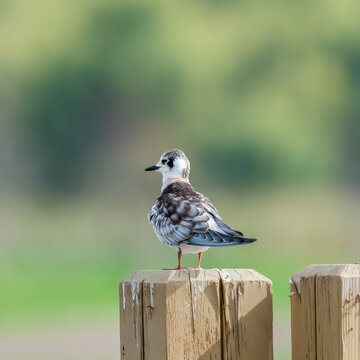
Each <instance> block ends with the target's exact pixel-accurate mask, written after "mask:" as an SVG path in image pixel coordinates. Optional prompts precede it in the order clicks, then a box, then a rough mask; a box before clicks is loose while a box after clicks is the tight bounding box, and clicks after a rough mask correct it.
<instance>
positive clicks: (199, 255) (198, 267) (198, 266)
mask: <svg viewBox="0 0 360 360" xmlns="http://www.w3.org/2000/svg"><path fill="white" fill-rule="evenodd" d="M202 254H203V253H202V252H199V254H198V257H199V260H198V264H197V269H200V263H201V257H202Z"/></svg>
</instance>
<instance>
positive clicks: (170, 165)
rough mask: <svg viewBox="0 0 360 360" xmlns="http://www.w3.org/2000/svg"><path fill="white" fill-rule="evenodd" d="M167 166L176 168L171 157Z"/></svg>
mask: <svg viewBox="0 0 360 360" xmlns="http://www.w3.org/2000/svg"><path fill="white" fill-rule="evenodd" d="M167 164H168V165H169V168H170V169H171V168H172V167H173V166H174V158H173V157H171V158H170V159H169V161H168V163H167Z"/></svg>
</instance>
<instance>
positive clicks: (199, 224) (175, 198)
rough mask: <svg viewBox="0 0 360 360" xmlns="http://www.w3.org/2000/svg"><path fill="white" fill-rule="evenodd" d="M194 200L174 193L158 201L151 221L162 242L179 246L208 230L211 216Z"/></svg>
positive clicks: (150, 215) (152, 212) (150, 216)
mask: <svg viewBox="0 0 360 360" xmlns="http://www.w3.org/2000/svg"><path fill="white" fill-rule="evenodd" d="M194 200H196V199H194V198H192V197H189V196H188V197H186V196H181V195H179V194H172V193H169V194H167V196H165V197H162V198H161V197H160V198H159V199H158V201H157V202H156V204H155V205H154V207H153V209H152V210H151V211H150V213H149V221H150V223H151V224H152V225H153V227H154V230H155V233H156V234H157V235H158V237H159V239H160V240H161V241H162V242H164V243H166V244H168V245H173V246H177V245H179V244H180V243H182V242H184V241H186V240H188V239H190V238H191V237H192V236H193V234H194V232H197V233H203V232H206V231H207V230H208V228H209V220H210V215H209V214H208V213H207V212H206V210H205V209H204V208H203V207H202V205H201V203H198V202H197V201H194Z"/></svg>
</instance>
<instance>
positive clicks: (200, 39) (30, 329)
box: [0, 0, 360, 360]
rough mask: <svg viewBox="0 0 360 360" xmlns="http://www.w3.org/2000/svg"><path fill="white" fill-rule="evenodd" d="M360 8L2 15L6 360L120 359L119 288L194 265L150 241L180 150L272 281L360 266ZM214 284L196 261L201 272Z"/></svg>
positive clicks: (229, 6)
mask: <svg viewBox="0 0 360 360" xmlns="http://www.w3.org/2000/svg"><path fill="white" fill-rule="evenodd" d="M359 11H360V3H359V2H358V1H355V0H354V1H344V2H339V1H337V0H327V1H317V2H313V1H301V2H290V1H272V2H268V1H259V2H252V1H240V0H239V1H235V0H226V1H218V0H195V1H182V2H173V1H165V0H151V1H149V0H148V1H141V0H138V1H134V0H129V1H127V0H123V1H114V0H101V1H100V0H92V1H85V0H73V1H57V0H53V1H45V0H33V1H24V0H1V1H0V119H1V120H0V196H1V203H0V214H1V216H0V241H1V251H0V289H1V290H0V355H2V356H1V358H4V359H9V360H12V359H14V360H15V359H23V358H24V357H25V358H27V359H37V360H41V359H49V358H52V359H65V358H66V359H85V358H86V359H94V360H95V359H117V358H118V357H119V351H118V308H117V306H118V305H117V304H118V299H117V286H118V283H119V281H121V280H122V279H123V278H124V277H126V276H128V275H129V274H131V273H132V272H134V271H136V270H138V269H159V268H163V267H169V266H173V265H175V264H176V252H175V251H174V250H172V249H170V248H168V247H166V246H163V245H162V244H161V243H160V242H159V241H158V240H157V238H156V237H155V235H154V233H153V231H152V228H151V226H150V225H149V224H148V223H147V213H148V211H149V210H150V208H151V206H152V205H153V203H154V201H155V199H156V197H157V196H158V195H159V192H160V186H161V182H160V176H159V174H148V173H144V171H143V169H144V168H145V167H146V166H148V165H151V164H153V163H155V162H157V161H158V158H159V157H160V155H161V154H162V153H163V152H164V151H166V150H168V149H171V148H174V147H178V148H181V149H182V150H184V151H185V153H186V154H187V155H188V157H189V158H190V160H191V165H192V173H191V181H192V184H193V185H194V187H195V188H196V189H198V190H200V191H202V192H204V193H206V194H207V196H208V197H209V198H210V199H211V200H212V201H213V202H214V203H215V205H216V206H217V208H218V210H219V211H220V213H221V214H222V215H223V217H224V218H225V219H226V220H227V221H228V222H229V223H230V224H231V225H233V226H234V227H235V228H238V229H239V230H241V231H243V232H244V233H245V234H246V235H249V236H255V237H257V238H258V239H259V241H258V242H257V243H254V244H252V245H249V246H246V247H245V246H244V247H239V248H228V249H212V250H210V251H208V252H207V253H206V254H205V255H204V259H203V267H206V268H208V267H209V268H210V267H220V268H223V267H224V268H227V267H235V268H254V269H256V270H257V271H259V272H261V273H262V274H264V275H266V276H267V277H269V278H270V279H272V281H273V284H274V306H275V323H274V330H275V354H276V357H275V359H277V360H285V359H290V335H289V298H288V293H289V285H288V280H289V277H290V275H292V274H293V273H295V272H297V271H298V270H300V269H302V268H304V267H306V266H307V265H309V264H311V263H353V262H355V261H358V260H359V257H358V256H359V255H358V254H359V251H360V242H359V230H358V220H359V213H360V195H359V185H360V161H359V152H360V121H359V120H360V119H359V118H360V22H359V18H358V14H359ZM184 263H185V264H186V265H188V266H194V265H195V263H196V256H191V255H189V256H186V257H185V262H184Z"/></svg>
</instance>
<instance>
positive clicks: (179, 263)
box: [163, 248, 184, 270]
mask: <svg viewBox="0 0 360 360" xmlns="http://www.w3.org/2000/svg"><path fill="white" fill-rule="evenodd" d="M181 255H182V252H181V249H180V248H179V251H178V267H177V268H173V269H163V270H182V269H184V268H183V267H182V266H181Z"/></svg>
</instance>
